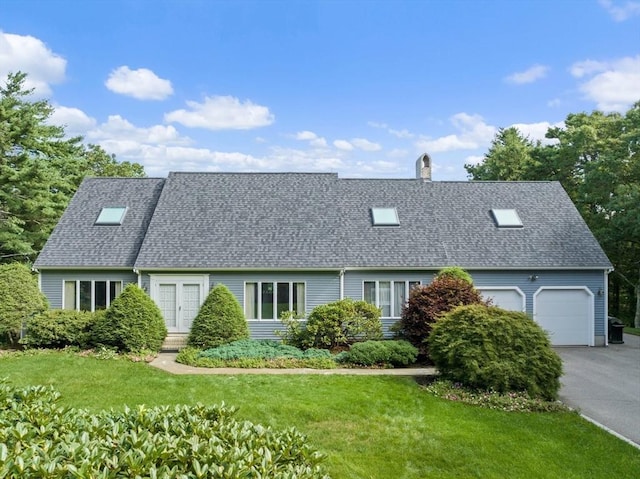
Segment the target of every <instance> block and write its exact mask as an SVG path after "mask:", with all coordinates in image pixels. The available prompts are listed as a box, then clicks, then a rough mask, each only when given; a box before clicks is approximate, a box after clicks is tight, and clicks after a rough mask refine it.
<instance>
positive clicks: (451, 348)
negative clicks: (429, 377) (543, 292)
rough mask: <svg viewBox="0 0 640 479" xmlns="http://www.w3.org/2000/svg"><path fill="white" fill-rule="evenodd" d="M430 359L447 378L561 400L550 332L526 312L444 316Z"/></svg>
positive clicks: (470, 310)
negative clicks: (557, 397)
mask: <svg viewBox="0 0 640 479" xmlns="http://www.w3.org/2000/svg"><path fill="white" fill-rule="evenodd" d="M428 341H429V355H430V357H431V359H432V360H433V362H434V364H435V365H436V367H437V368H438V370H439V371H440V373H441V374H442V376H443V377H444V378H445V379H450V380H451V381H454V382H460V383H462V384H464V385H465V386H468V387H472V388H477V389H489V390H494V391H497V392H508V391H526V392H527V393H528V394H529V395H530V396H531V397H540V398H543V399H546V400H553V399H555V398H556V396H557V393H558V389H559V388H560V380H559V379H560V376H561V375H562V361H561V359H560V357H559V356H558V354H557V353H556V352H555V351H554V350H553V349H552V348H551V344H550V341H549V338H548V336H547V333H546V332H545V331H544V330H543V329H542V328H541V327H540V326H539V325H538V324H537V323H536V322H535V321H533V320H532V319H531V318H529V317H528V316H527V315H526V314H524V313H520V312H516V311H506V310H504V309H500V308H497V307H488V306H482V305H471V306H462V307H459V308H457V309H455V310H454V311H451V312H450V313H448V314H446V315H445V316H443V317H442V318H440V319H439V320H438V321H437V322H436V323H435V325H434V326H433V331H432V332H431V336H430V337H429V340H428Z"/></svg>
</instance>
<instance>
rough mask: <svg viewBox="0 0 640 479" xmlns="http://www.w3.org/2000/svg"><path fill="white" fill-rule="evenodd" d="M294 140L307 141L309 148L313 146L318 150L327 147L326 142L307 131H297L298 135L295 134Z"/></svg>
mask: <svg viewBox="0 0 640 479" xmlns="http://www.w3.org/2000/svg"><path fill="white" fill-rule="evenodd" d="M295 139H296V140H302V141H308V142H309V144H310V145H311V146H315V147H319V148H324V147H326V146H327V140H325V139H324V138H322V137H320V136H318V135H316V134H315V133H314V132H312V131H308V130H305V131H299V132H298V133H296V135H295Z"/></svg>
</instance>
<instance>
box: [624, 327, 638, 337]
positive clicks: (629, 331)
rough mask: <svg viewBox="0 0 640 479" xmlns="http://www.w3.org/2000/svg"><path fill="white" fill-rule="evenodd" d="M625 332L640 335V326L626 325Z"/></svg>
mask: <svg viewBox="0 0 640 479" xmlns="http://www.w3.org/2000/svg"><path fill="white" fill-rule="evenodd" d="M624 333H625V334H633V335H634V336H640V328H632V327H631V326H625V328H624Z"/></svg>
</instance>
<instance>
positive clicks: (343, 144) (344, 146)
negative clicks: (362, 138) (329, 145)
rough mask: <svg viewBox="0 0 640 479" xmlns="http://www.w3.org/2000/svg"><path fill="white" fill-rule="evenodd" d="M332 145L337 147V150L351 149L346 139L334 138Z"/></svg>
mask: <svg viewBox="0 0 640 479" xmlns="http://www.w3.org/2000/svg"><path fill="white" fill-rule="evenodd" d="M333 146H335V147H336V148H338V149H339V150H344V151H351V150H353V148H354V147H353V145H352V144H351V143H349V142H348V141H347V140H336V141H334V142H333Z"/></svg>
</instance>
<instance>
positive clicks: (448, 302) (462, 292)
mask: <svg viewBox="0 0 640 479" xmlns="http://www.w3.org/2000/svg"><path fill="white" fill-rule="evenodd" d="M467 304H486V303H485V302H484V300H483V299H482V296H481V295H480V293H479V292H478V291H477V290H476V289H475V288H474V287H473V284H472V283H470V282H469V281H467V280H466V279H463V278H460V277H458V276H457V275H452V274H441V275H438V276H436V277H435V279H434V280H433V281H432V282H431V283H430V284H429V285H426V286H419V287H415V288H413V289H412V290H411V292H410V293H409V301H408V302H407V305H406V306H405V307H404V308H403V309H402V316H401V318H400V320H399V321H398V323H397V326H396V327H395V328H394V329H395V330H396V331H397V332H398V335H399V336H400V337H401V338H403V339H406V340H407V341H409V342H410V343H411V344H413V345H414V346H415V347H417V348H418V350H419V351H420V353H421V354H422V355H426V354H427V349H428V347H427V343H425V340H426V339H427V338H428V337H429V334H430V333H431V328H432V327H433V324H434V323H435V322H436V320H437V319H438V318H439V317H440V316H442V315H443V314H445V313H447V312H449V311H451V310H452V309H454V308H456V307H458V306H462V305H467Z"/></svg>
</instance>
